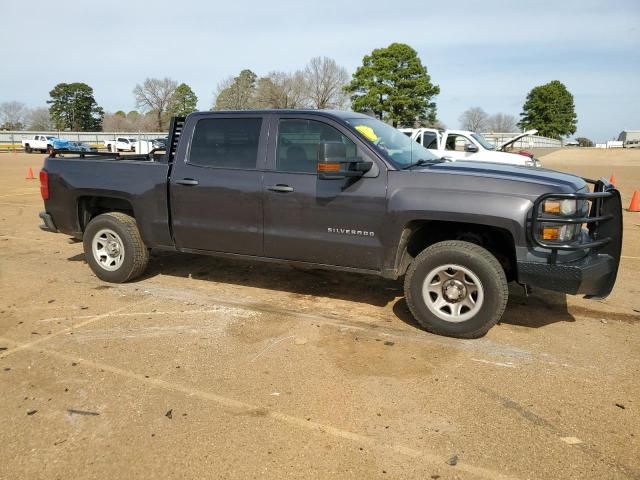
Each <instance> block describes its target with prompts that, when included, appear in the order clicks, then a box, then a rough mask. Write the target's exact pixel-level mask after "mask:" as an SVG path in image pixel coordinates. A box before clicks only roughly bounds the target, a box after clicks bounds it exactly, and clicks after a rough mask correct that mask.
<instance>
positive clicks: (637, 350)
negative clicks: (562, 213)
mask: <svg viewBox="0 0 640 480" xmlns="http://www.w3.org/2000/svg"><path fill="white" fill-rule="evenodd" d="M42 160H43V156H42V155H35V154H34V155H25V154H0V165H2V172H3V174H2V176H0V406H1V408H0V445H1V446H2V447H1V448H0V478H1V479H18V478H24V479H27V478H28V479H58V478H60V479H63V478H82V479H94V478H95V479H112V478H167V479H172V478H176V479H177V478H228V479H245V478H268V479H280V478H305V479H309V478H322V479H324V478H357V479H363V478H367V479H368V478H402V479H408V478H420V479H438V478H442V479H448V478H465V479H466V478H499V479H502V478H521V479H526V478H530V479H540V478H561V479H563V478H575V479H583V478H640V455H639V454H638V452H640V442H639V440H640V376H639V375H640V295H639V291H640V277H639V275H638V270H640V241H639V240H640V214H639V213H629V212H625V213H624V223H625V239H624V250H623V259H622V264H621V271H620V275H619V277H618V282H617V285H616V288H615V290H614V292H613V294H612V295H611V296H610V297H609V298H608V299H607V300H604V301H587V300H584V299H581V298H576V297H566V296H564V295H558V294H555V293H552V292H545V291H542V290H539V291H536V292H534V295H533V296H530V297H528V298H526V297H524V296H523V295H522V292H521V291H520V289H519V288H513V289H512V296H511V299H510V302H509V305H508V308H507V311H506V313H505V315H504V318H503V320H502V322H501V323H500V324H499V325H497V326H496V327H494V328H493V329H492V330H491V331H490V332H489V334H488V335H487V336H486V337H484V338H482V339H479V340H455V339H449V338H443V337H438V336H434V335H431V334H428V333H426V332H423V331H421V330H419V329H418V328H417V327H416V325H415V324H414V323H413V321H412V320H411V317H410V315H409V313H408V311H407V307H406V304H405V302H404V300H403V299H402V296H401V295H402V289H401V284H400V283H399V282H392V281H386V280H382V279H378V278H373V277H367V276H357V275H352V274H345V273H335V272H321V271H315V270H314V271H303V270H297V269H292V268H289V267H285V266H278V265H270V264H261V263H248V262H233V261H228V260H220V259H215V258H210V257H197V256H191V255H177V254H167V253H163V254H154V255H153V257H152V261H151V264H150V268H149V271H148V273H147V274H146V275H145V276H144V277H143V278H142V279H141V280H139V281H136V282H133V283H129V284H124V285H109V284H106V283H103V282H101V281H99V280H98V279H97V278H96V277H95V276H94V275H93V274H92V273H91V271H90V269H89V267H88V266H87V265H86V264H85V262H84V257H83V253H82V245H81V244H79V243H71V242H70V241H68V239H67V238H66V237H65V236H63V235H53V234H49V233H45V232H42V231H40V230H39V229H38V224H39V223H40V221H39V219H38V217H37V214H38V212H39V211H40V210H41V209H42V201H41V200H40V194H39V188H38V182H37V181H30V180H25V174H26V172H27V169H28V167H32V168H33V170H34V173H35V175H36V176H37V172H38V169H39V168H40V166H41V163H42ZM541 160H542V161H543V163H544V164H545V166H547V167H551V168H556V169H561V170H567V171H572V172H575V173H578V174H581V175H585V176H589V177H600V176H604V177H607V178H608V177H609V176H610V175H612V174H613V175H615V177H616V180H617V185H619V187H620V189H621V191H622V194H623V197H624V206H625V207H626V206H627V205H628V204H629V201H630V198H631V195H632V193H633V191H634V190H640V151H620V150H618V151H603V150H569V149H565V150H559V151H556V152H553V153H551V154H549V155H546V156H544V157H542V158H541Z"/></svg>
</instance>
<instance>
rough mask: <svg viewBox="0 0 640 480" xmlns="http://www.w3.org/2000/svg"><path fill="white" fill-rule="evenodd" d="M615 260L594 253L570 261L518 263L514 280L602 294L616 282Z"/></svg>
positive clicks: (572, 290) (616, 269) (547, 287)
mask: <svg viewBox="0 0 640 480" xmlns="http://www.w3.org/2000/svg"><path fill="white" fill-rule="evenodd" d="M618 261H619V260H618V259H616V258H614V257H612V256H611V255H606V254H596V255H589V256H587V257H585V258H583V259H581V260H578V261H576V262H570V263H556V264H549V263H541V262H518V281H519V282H520V283H524V284H527V285H531V286H532V287H539V288H545V289H547V290H554V291H557V292H563V293H568V294H571V295H579V294H580V295H586V296H587V297H606V296H607V295H608V294H609V293H610V292H611V290H612V289H613V285H614V283H615V281H616V274H617V271H618Z"/></svg>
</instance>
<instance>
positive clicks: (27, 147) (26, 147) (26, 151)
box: [24, 143, 33, 153]
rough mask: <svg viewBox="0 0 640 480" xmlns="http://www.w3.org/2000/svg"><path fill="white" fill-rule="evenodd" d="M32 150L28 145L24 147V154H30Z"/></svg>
mask: <svg viewBox="0 0 640 480" xmlns="http://www.w3.org/2000/svg"><path fill="white" fill-rule="evenodd" d="M32 151H33V150H32V149H31V145H29V144H28V143H27V144H26V145H25V146H24V153H31V152H32Z"/></svg>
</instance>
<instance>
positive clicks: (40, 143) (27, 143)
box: [22, 135, 58, 153]
mask: <svg viewBox="0 0 640 480" xmlns="http://www.w3.org/2000/svg"><path fill="white" fill-rule="evenodd" d="M54 140H58V137H54V136H53V135H32V136H30V137H29V138H27V139H24V140H22V146H23V147H24V151H25V153H31V152H33V151H34V150H37V151H38V152H40V153H47V152H48V153H51V150H52V142H53V141H54Z"/></svg>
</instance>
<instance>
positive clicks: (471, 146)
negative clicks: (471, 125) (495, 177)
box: [464, 143, 478, 153]
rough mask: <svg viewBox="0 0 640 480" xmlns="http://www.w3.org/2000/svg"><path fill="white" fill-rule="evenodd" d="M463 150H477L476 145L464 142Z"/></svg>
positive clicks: (472, 151)
mask: <svg viewBox="0 0 640 480" xmlns="http://www.w3.org/2000/svg"><path fill="white" fill-rule="evenodd" d="M464 151H465V152H468V153H476V152H477V151H478V146H477V145H474V144H473V143H465V144H464Z"/></svg>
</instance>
